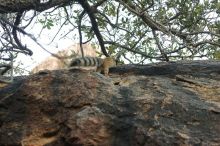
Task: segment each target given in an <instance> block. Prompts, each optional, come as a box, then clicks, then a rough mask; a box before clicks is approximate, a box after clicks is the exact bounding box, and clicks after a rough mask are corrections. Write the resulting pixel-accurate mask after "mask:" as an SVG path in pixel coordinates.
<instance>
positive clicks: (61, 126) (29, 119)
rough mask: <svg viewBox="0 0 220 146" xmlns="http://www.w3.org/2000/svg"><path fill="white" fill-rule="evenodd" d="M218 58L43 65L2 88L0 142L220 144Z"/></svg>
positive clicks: (131, 145)
mask: <svg viewBox="0 0 220 146" xmlns="http://www.w3.org/2000/svg"><path fill="white" fill-rule="evenodd" d="M219 81H220V62H206V63H204V62H202V61H201V62H200V63H199V62H191V63H189V62H188V63H186V62H182V63H159V64H151V65H147V66H131V65H128V66H120V67H116V68H112V69H111V70H110V77H105V76H103V75H101V74H99V73H96V72H89V71H85V70H79V69H73V70H55V71H45V72H40V73H38V74H34V75H31V76H29V77H27V78H26V79H22V80H19V82H15V83H13V84H11V85H9V86H7V87H5V88H3V89H1V90H0V145H15V146H16V145H18V146H19V145H25V146H26V145H27V146H31V145H34V146H38V145H39V146H40V145H45V146H68V145H70V146H72V145H74V146H75V145H76V146H81V145H82V146H158V145H159V146H176V145H219V143H220V135H219V133H220V124H219V123H220V82H219Z"/></svg>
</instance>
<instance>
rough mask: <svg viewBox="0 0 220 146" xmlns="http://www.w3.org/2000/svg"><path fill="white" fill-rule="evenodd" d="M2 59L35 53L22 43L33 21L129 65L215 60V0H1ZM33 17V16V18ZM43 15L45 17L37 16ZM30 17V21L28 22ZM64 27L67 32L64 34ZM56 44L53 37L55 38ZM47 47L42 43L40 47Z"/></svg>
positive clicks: (218, 42) (219, 42)
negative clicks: (121, 58)
mask: <svg viewBox="0 0 220 146" xmlns="http://www.w3.org/2000/svg"><path fill="white" fill-rule="evenodd" d="M0 2H1V3H0V12H1V14H0V26H1V27H0V37H1V41H0V43H1V48H0V59H1V60H7V59H9V58H7V57H4V56H9V55H5V54H7V53H14V54H16V55H17V54H18V53H24V54H28V55H32V51H31V49H30V48H29V46H26V45H25V44H23V42H22V36H23V35H26V36H28V37H30V38H31V39H32V40H34V41H36V43H37V44H38V45H40V44H39V43H38V42H37V39H36V36H37V35H40V33H39V34H29V33H28V32H27V31H26V28H27V27H29V25H30V24H31V22H32V21H33V20H35V21H36V22H38V23H40V24H42V28H43V29H44V31H47V30H48V29H51V28H52V27H54V26H55V25H56V27H59V28H58V29H57V33H56V35H55V36H54V38H55V37H60V38H65V37H72V38H73V39H74V37H73V31H74V30H77V31H78V37H77V38H75V39H77V40H78V41H79V42H80V43H81V44H82V43H86V42H92V43H96V44H98V45H99V46H100V48H101V51H102V54H104V55H105V56H109V55H116V56H120V57H123V58H124V59H125V60H127V61H129V62H130V63H144V62H145V60H147V61H170V60H182V59H198V58H206V59H207V58H208V59H209V58H216V57H215V56H216V52H217V54H218V52H219V47H220V17H219V16H220V2H219V1H217V0H192V1H191V0H157V1H154V0H75V1H74V0H22V1H19V2H13V1H10V0H0ZM30 14H31V17H30ZM40 15H41V17H39V16H40ZM27 17H28V19H26V18H27ZM67 28H68V29H67ZM64 29H67V30H68V31H67V32H66V31H65V33H64ZM52 41H53V39H52ZM40 46H41V47H43V46H42V45H40Z"/></svg>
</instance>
